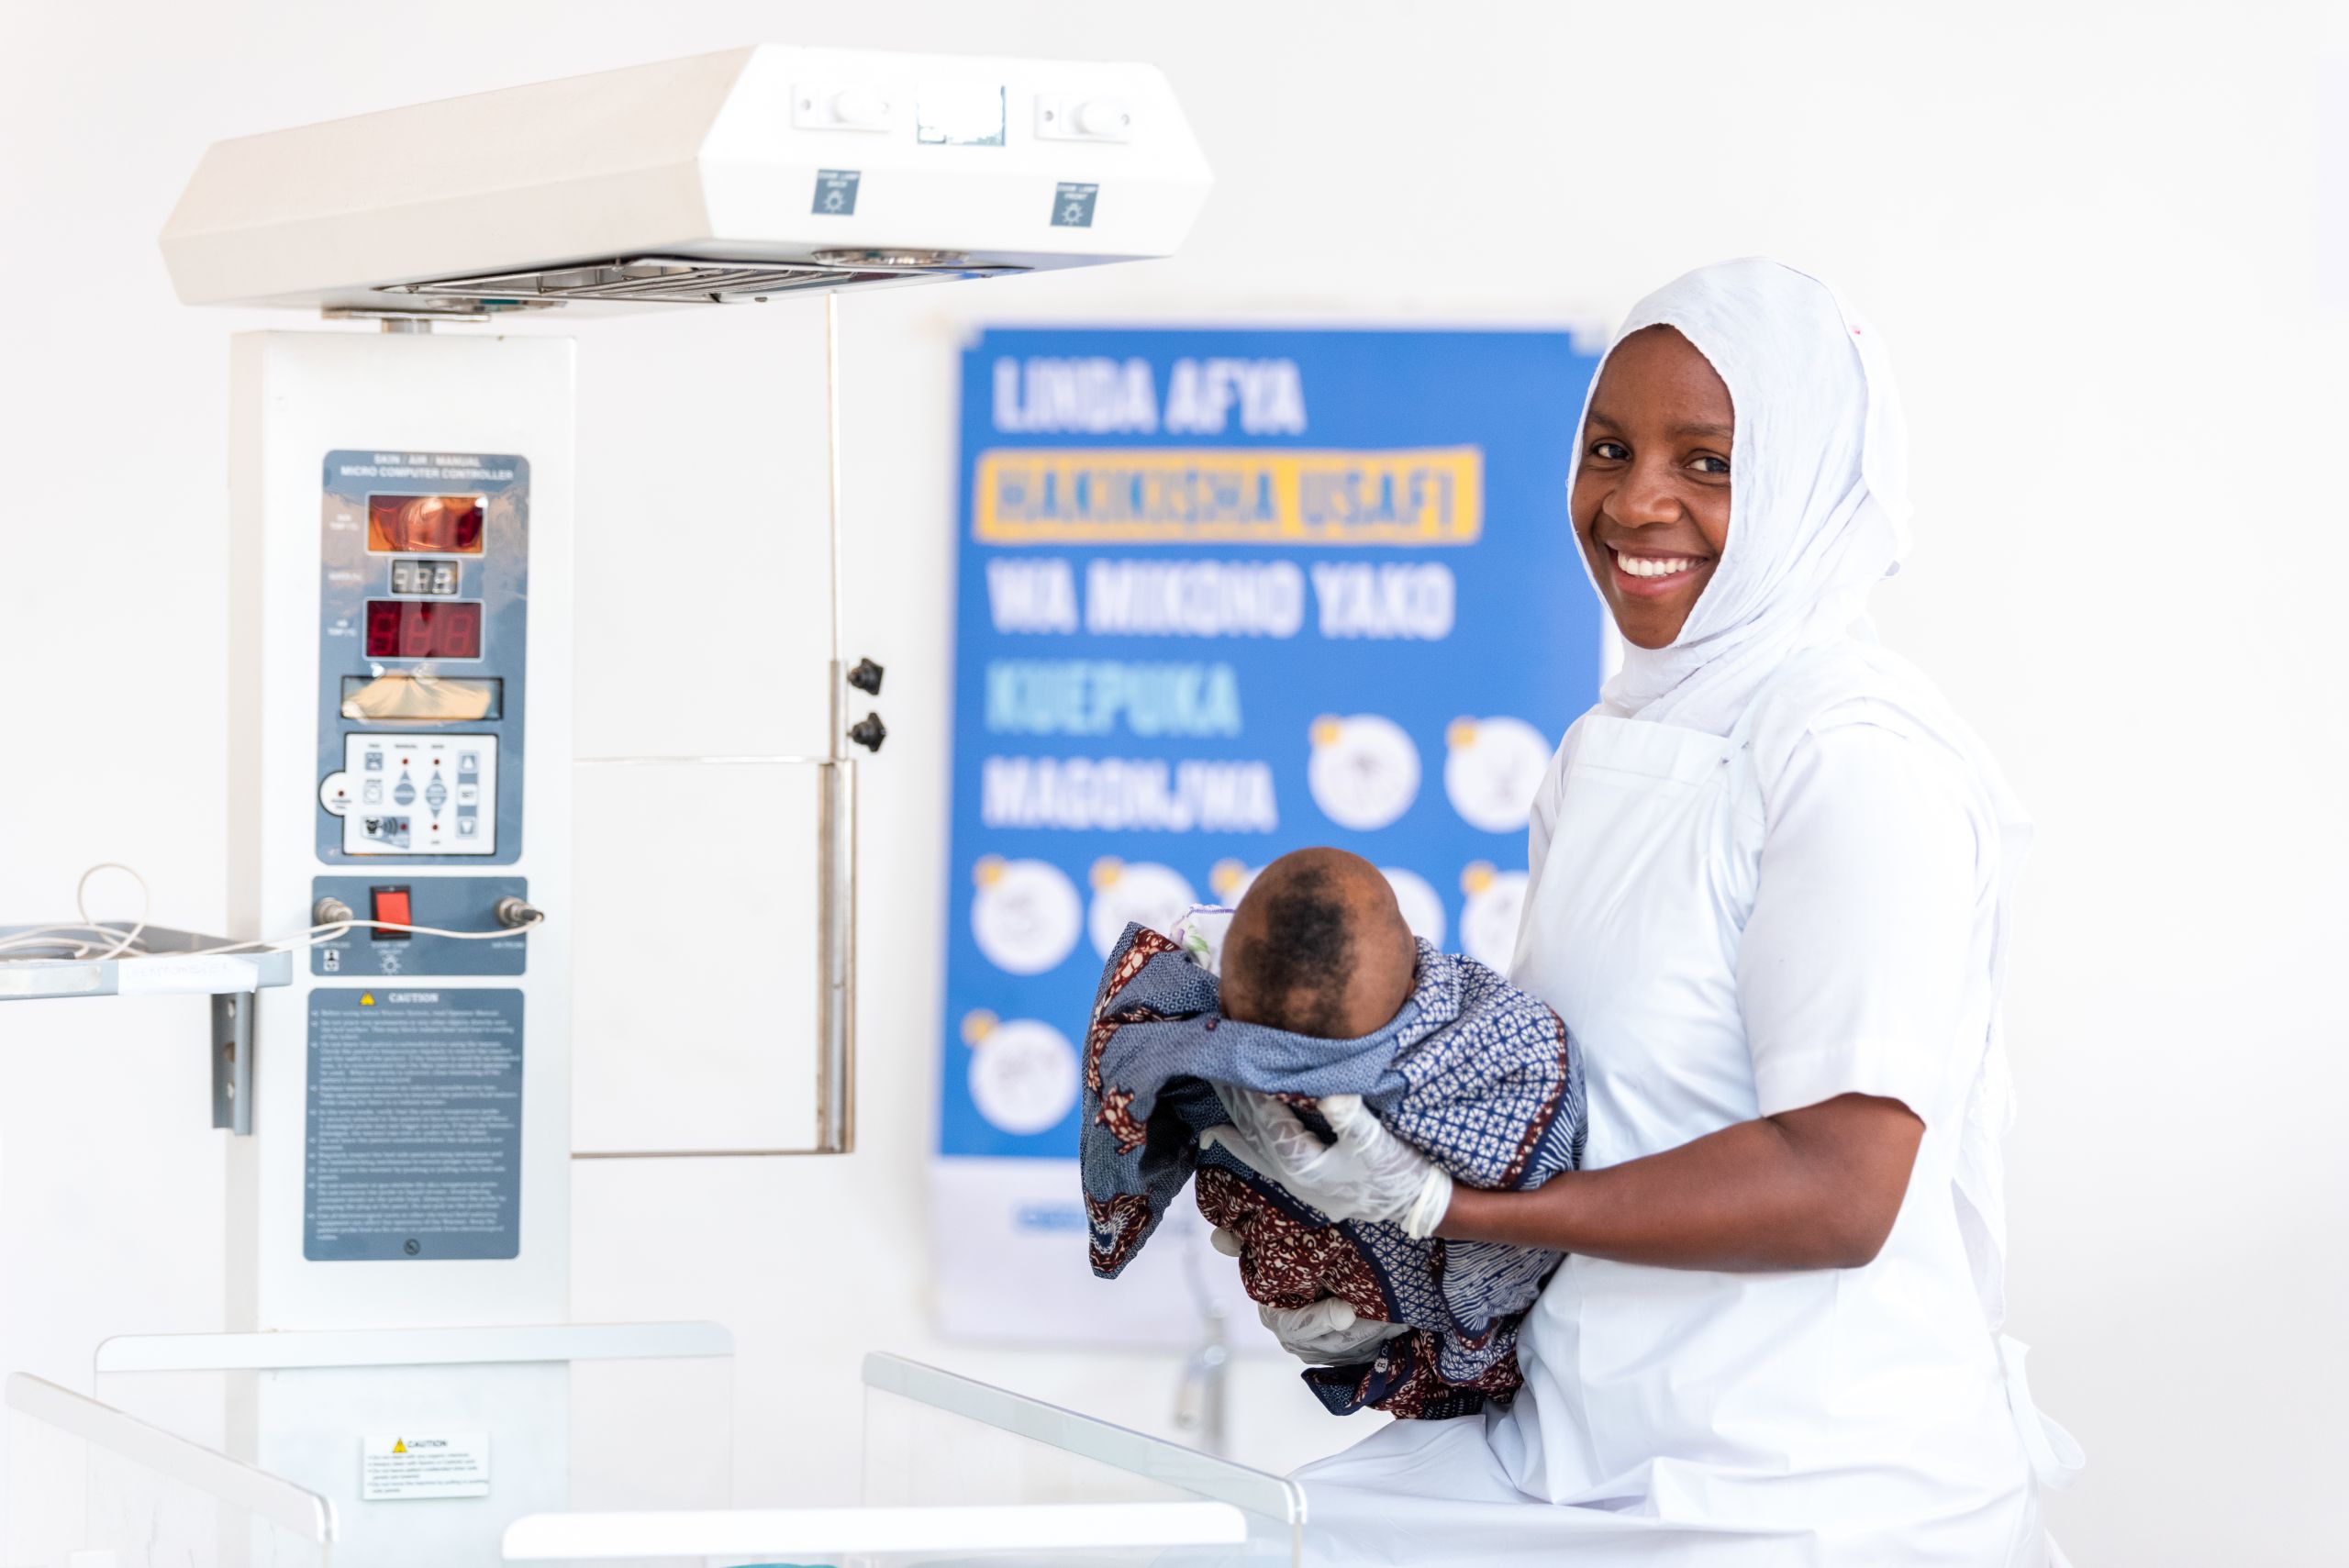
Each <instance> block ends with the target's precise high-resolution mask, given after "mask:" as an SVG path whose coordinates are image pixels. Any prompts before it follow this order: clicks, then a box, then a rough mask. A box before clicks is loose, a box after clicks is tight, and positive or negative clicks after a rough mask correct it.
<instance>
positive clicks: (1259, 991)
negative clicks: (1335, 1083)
mask: <svg viewBox="0 0 2349 1568" xmlns="http://www.w3.org/2000/svg"><path fill="white" fill-rule="evenodd" d="M1222 969H1223V974H1222V987H1223V1013H1224V1017H1226V1018H1234V1019H1237V1020H1239V1021H1240V1022H1241V1023H1248V1024H1264V1025H1267V1026H1269V1027H1271V1028H1273V1029H1286V1030H1288V1031H1289V1032H1290V1033H1292V1034H1304V1035H1314V1036H1317V1037H1319V1038H1320V1039H1322V1040H1353V1039H1356V1038H1358V1037H1360V1036H1362V1035H1366V1034H1372V1033H1375V1032H1376V1031H1377V1030H1378V1029H1383V1028H1385V1027H1386V1024H1387V1023H1388V1022H1390V1021H1391V1020H1392V1019H1393V1018H1394V1017H1395V1015H1396V1014H1397V1013H1399V1012H1401V1011H1402V1010H1403V1004H1404V1003H1405V1002H1407V1001H1408V1000H1410V996H1411V987H1412V985H1413V984H1416V983H1417V981H1418V978H1419V943H1418V942H1417V941H1416V940H1413V939H1412V936H1411V928H1410V927H1409V926H1408V925H1406V924H1404V921H1403V911H1402V910H1401V908H1399V907H1398V906H1397V905H1396V903H1395V890H1394V889H1393V888H1392V887H1390V886H1388V885H1387V883H1386V877H1384V876H1382V875H1380V874H1379V871H1378V868H1377V867H1376V866H1375V865H1372V864H1371V863H1370V862H1368V861H1366V860H1364V859H1363V858H1362V857H1361V856H1360V855H1350V854H1348V853H1346V851H1343V850H1330V849H1315V850H1298V851H1295V852H1294V853H1291V854H1286V855H1283V856H1282V857H1281V858H1280V859H1278V860H1276V861H1275V862H1273V863H1272V864H1270V865H1268V866H1266V867H1265V868H1264V870H1263V871H1262V872H1259V873H1257V875H1256V880H1255V882H1254V883H1253V884H1251V885H1250V887H1249V889H1248V895H1247V896H1246V897H1244V898H1242V899H1241V901H1240V907H1239V909H1238V910H1236V911H1235V912H1234V913H1233V915H1232V917H1231V927H1230V930H1229V931H1227V932H1226V933H1225V935H1224V939H1223V964H1222Z"/></svg>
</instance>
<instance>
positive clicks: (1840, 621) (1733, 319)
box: [1575, 259, 2032, 1328]
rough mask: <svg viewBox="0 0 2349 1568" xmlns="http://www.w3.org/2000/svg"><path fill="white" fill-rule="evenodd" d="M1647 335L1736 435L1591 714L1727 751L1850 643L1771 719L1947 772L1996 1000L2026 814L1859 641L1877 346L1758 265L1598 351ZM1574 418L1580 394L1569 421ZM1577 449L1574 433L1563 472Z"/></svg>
mask: <svg viewBox="0 0 2349 1568" xmlns="http://www.w3.org/2000/svg"><path fill="white" fill-rule="evenodd" d="M1659 325H1661V326H1668V327H1672V328H1676V329H1677V330H1678V331H1679V333H1680V335H1681V336H1682V337H1684V338H1686V339H1688V341H1689V342H1690V343H1691V344H1693V345H1694V346H1695V347H1696V349H1697V350H1698V352H1699V353H1701V354H1703V355H1704V356H1705V358H1706V359H1707V360H1708V361H1709V362H1710V363H1711V365H1712V367H1713V369H1714V371H1715V372H1716V373H1718V374H1719V375H1720V378H1721V381H1722V382H1723V384H1726V385H1727V386H1728V388H1729V395H1730V399H1731V405H1732V406H1733V409H1734V413H1735V418H1736V427H1737V428H1736V434H1735V435H1734V436H1733V437H1732V438H1731V443H1730V525H1729V539H1728V540H1727V541H1726V543H1725V544H1724V546H1723V548H1722V551H1721V559H1720V565H1719V566H1717V567H1715V568H1714V570H1713V575H1712V580H1711V581H1710V582H1709V583H1707V584H1706V585H1705V591H1704V593H1703V595H1701V596H1700V597H1699V598H1698V601H1697V605H1696V607H1695V608H1694V609H1692V610H1691V611H1690V612H1689V614H1688V621H1687V625H1685V626H1683V627H1682V628H1680V635H1679V636H1678V637H1676V638H1675V639H1673V640H1672V642H1671V643H1670V644H1669V645H1668V646H1666V647H1663V648H1656V649H1644V648H1635V647H1630V646H1628V645H1627V646H1626V647H1625V649H1624V659H1623V667H1622V670H1621V672H1620V673H1618V674H1617V675H1616V676H1615V677H1614V678H1613V679H1612V680H1610V681H1609V682H1608V683H1607V684H1606V686H1605V688H1604V689H1603V690H1602V691H1601V693H1600V700H1599V704H1598V711H1599V712H1601V713H1606V714H1611V715H1614V716H1616V717H1625V718H1636V719H1646V720H1651V721H1653V722H1656V723H1669V724H1675V725H1680V726H1683V727H1685V728H1692V729H1701V730H1705V731H1708V732H1709V733H1711V734H1715V735H1727V734H1729V733H1730V732H1731V730H1732V729H1734V728H1736V726H1737V723H1738V720H1739V719H1740V718H1741V717H1743V716H1744V714H1745V711H1746V709H1747V707H1748V706H1750V705H1751V704H1752V703H1753V698H1754V696H1755V695H1756V694H1757V693H1758V692H1759V691H1760V690H1761V688H1762V685H1763V684H1764V683H1765V681H1767V680H1769V679H1770V677H1771V676H1773V675H1774V674H1776V673H1778V672H1779V670H1780V669H1781V668H1782V667H1783V666H1784V665H1785V664H1786V663H1787V661H1788V660H1789V659H1791V658H1793V657H1794V656H1795V655H1796V654H1798V653H1802V652H1805V651H1809V650H1811V649H1816V648H1821V647H1824V646H1825V645H1827V644H1831V643H1835V642H1838V641H1841V642H1844V643H1845V644H1847V646H1849V647H1850V648H1851V651H1853V652H1854V654H1855V655H1856V657H1855V658H1853V659H1849V660H1840V661H1839V660H1828V661H1823V662H1813V663H1812V666H1811V667H1810V668H1809V669H1807V670H1806V671H1805V672H1804V673H1803V678H1802V679H1801V681H1799V682H1798V688H1799V689H1798V691H1796V692H1794V693H1792V694H1790V695H1792V697H1793V699H1794V700H1792V701H1791V702H1789V703H1787V704H1785V705H1781V706H1785V707H1787V710H1788V713H1789V716H1790V717H1792V718H1794V719H1795V720H1796V721H1797V723H1798V727H1799V725H1800V723H1801V721H1802V720H1804V719H1806V718H1807V717H1809V716H1815V715H1818V714H1820V713H1822V712H1824V711H1826V710H1827V709H1829V708H1831V707H1832V706H1835V705H1836V704H1838V703H1842V702H1845V701H1853V700H1857V701H1863V702H1868V703H1875V704H1880V705H1883V706H1887V707H1889V708H1891V709H1894V710H1897V711H1898V713H1899V714H1900V715H1901V716H1902V718H1903V721H1904V723H1906V724H1907V725H1908V726H1909V727H1910V728H1913V729H1917V730H1921V731H1922V732H1923V733H1925V734H1928V735H1930V736H1932V738H1933V739H1934V740H1937V741H1938V742H1939V743H1940V744H1942V745H1943V746H1944V747H1946V748H1947V749H1948V750H1950V751H1953V752H1954V753H1955V754H1956V755H1957V756H1958V757H1959V758H1961V759H1962V760H1963V761H1964V762H1965V765H1966V771H1967V772H1968V773H1969V774H1970V775H1971V777H1972V783H1973V786H1974V797H1975V807H1974V809H1975V812H1976V822H1977V824H1978V826H1979V828H1980V830H1981V832H1982V833H1983V835H1984V837H1985V838H1986V839H1987V840H1989V841H1990V842H1991V843H1992V844H1995V846H1996V851H1995V852H1996V853H1997V855H1998V876H1997V884H1996V892H1995V897H1996V899H1997V909H1996V913H1995V916H1994V928H1993V934H1992V939H1991V952H1990V981H1991V986H1992V990H1993V994H1994V995H1996V996H1998V997H2001V998H2002V997H2003V995H2004V992H2005V989H2006V974H2007V958H2008V952H2009V943H2010V938H2011V934H2012V929H2013V909H2014V891H2015V883H2016V880H2017V876H2018V873H2020V872H2021V868H2022V861H2023V856H2024V855H2025V853H2026V852H2027V851H2028V850H2029V848H2030V844H2031V840H2032V823H2031V818H2030V817H2029V816H2027V815H2026V814H2025V813H2024V811H2023V809H2022V806H2021V802H2020V801H2018V800H2017V799H2016V798H2015V796H2014V794H2013V792H2012V791H2011V790H2009V788H2008V786H2007V782H2006V778H2005V775H2004V774H2003V773H2001V772H2000V770H1999V768H1998V762H1997V761H1996V759H1994V758H1993V757H1992V756H1991V755H1990V752H1989V749H1988V748H1987V747H1986V746H1985V745H1983V743H1982V741H1981V740H1980V739H1979V738H1978V737H1976V735H1975V733H1974V732H1973V730H1972V729H1971V728H1968V727H1967V726H1966V725H1965V722H1964V721H1963V720H1961V719H1960V718H1959V717H1957V716H1956V714H1955V713H1954V712H1953V711H1952V710H1951V709H1950V707H1949V706H1948V704H1947V703H1946V702H1945V701H1943V697H1942V695H1941V692H1940V690H1939V688H1938V687H1936V686H1935V685H1934V684H1933V683H1932V681H1931V680H1929V679H1928V678H1927V677H1926V676H1925V675H1924V673H1922V672H1921V671H1920V670H1918V669H1917V668H1916V667H1915V666H1914V665H1912V664H1910V663H1909V662H1908V661H1906V660H1904V659H1901V658H1899V657H1898V656H1897V655H1895V654H1893V653H1891V652H1890V651H1887V650H1886V649H1883V648H1881V647H1878V646H1876V633H1875V628H1874V627H1873V626H1872V625H1871V624H1870V622H1869V620H1868V618H1867V597H1868V594H1869V593H1870V591H1872V590H1873V589H1874V588H1875V586H1876V584H1877V583H1878V582H1880V581H1882V580H1883V579H1884V578H1886V577H1887V576H1889V575H1891V574H1892V573H1894V572H1895V571H1897V570H1898V567H1899V562H1900V557H1901V555H1902V554H1903V553H1904V552H1905V551H1906V550H1908V548H1909V436H1908V427H1907V425H1906V424H1905V423H1904V421H1903V420H1902V418H1901V415H1900V400H1899V395H1898V393H1897V392H1896V391H1895V390H1894V387H1893V384H1892V372H1891V367H1890V365H1889V364H1888V363H1887V361H1886V358H1885V354H1884V350H1883V345H1882V344H1881V343H1880V342H1879V341H1878V339H1877V338H1876V333H1875V331H1874V329H1873V328H1870V327H1869V326H1868V325H1867V323H1866V322H1865V321H1864V320H1862V319H1861V317H1859V316H1858V315H1857V314H1856V313H1855V312H1854V311H1853V310H1852V308H1851V307H1850V306H1847V305H1845V304H1844V303H1843V301H1842V298H1841V297H1840V296H1839V295H1837V294H1836V293H1835V291H1834V290H1833V289H1831V288H1830V287H1828V286H1827V285H1826V284H1823V283H1821V282H1820V281H1819V280H1818V279H1817V278H1814V277H1811V276H1809V274H1807V273H1804V272H1797V271H1796V270H1795V269H1793V268H1792V267H1788V266H1786V265H1784V264H1782V263H1780V262H1777V261H1764V260H1760V259H1747V260H1744V261H1722V262H1720V263H1718V264H1716V265H1714V266H1710V267H1702V268H1699V269H1698V270H1697V271H1696V272H1690V273H1689V274H1688V275H1687V276H1686V277H1684V278H1681V279H1679V280H1677V281H1676V282H1674V283H1671V284H1666V285H1664V287H1663V288H1661V289H1658V290H1657V291H1656V292H1655V293H1653V294H1652V295H1648V297H1647V298H1645V299H1643V300H1642V301H1641V302H1640V303H1639V304H1638V305H1636V306H1632V307H1631V315H1630V316H1629V317H1626V318H1625V319H1624V322H1623V326H1622V328H1621V329H1620V331H1618V332H1617V333H1616V335H1615V344H1616V345H1620V343H1621V342H1622V341H1623V339H1625V338H1628V337H1630V336H1631V334H1632V333H1634V332H1637V331H1639V330H1641V329H1642V328H1647V327H1654V326H1659ZM1613 351H1614V349H1613V346H1610V347H1609V354H1612V352H1613ZM1601 368H1602V369H1604V361H1602V363H1601ZM1591 385H1592V388H1593V390H1594V391H1595V390H1596V389H1597V387H1598V378H1597V377H1596V376H1594V377H1593V378H1592V382H1591ZM1589 414H1590V407H1589V402H1588V399H1587V398H1586V399H1585V402H1584V406H1583V416H1584V418H1585V419H1586V420H1587V418H1588V417H1589ZM1585 439H1586V438H1585V437H1584V436H1583V434H1582V432H1581V428H1580V427H1579V426H1578V427H1577V428H1576V435H1575V467H1576V468H1577V469H1578V468H1579V467H1580V466H1581V458H1582V449H1583V446H1584V444H1585ZM1584 565H1585V567H1586V568H1587V567H1588V565H1589V562H1588V561H1587V559H1586V561H1585V562H1584ZM1597 585H1598V583H1597V578H1596V576H1595V575H1594V577H1593V579H1592V586H1593V587H1594V588H1595V587H1597ZM1601 602H1602V603H1603V602H1604V596H1603V595H1602V598H1601ZM1774 728H1776V730H1777V731H1778V732H1777V733H1776V734H1774V735H1771V736H1767V737H1765V736H1763V735H1760V734H1758V733H1757V734H1756V735H1755V736H1754V737H1753V746H1754V749H1755V751H1756V752H1757V763H1758V765H1760V766H1762V767H1763V768H1764V769H1765V771H1767V770H1768V768H1769V767H1770V766H1771V763H1770V762H1768V761H1765V760H1764V759H1762V758H1761V757H1760V756H1759V755H1758V754H1759V753H1763V752H1776V753H1777V754H1778V756H1777V760H1778V761H1783V758H1784V753H1785V752H1786V751H1787V749H1788V748H1789V747H1790V746H1791V745H1792V744H1793V743H1794V742H1795V740H1796V739H1797V736H1796V734H1795V733H1793V732H1790V731H1788V730H1787V728H1786V727H1784V726H1783V725H1781V726H1776V727H1774ZM2003 1032H2004V1031H2003V1029H2002V1028H2001V1026H2000V1024H1999V1022H1998V1015H1997V1013H1996V1012H1995V1011H1994V1013H1993V1015H1992V1023H1991V1028H1990V1035H1989V1039H1988V1040H1987V1041H1986V1047H1985V1053H1984V1058H1983V1063H1982V1068H1981V1073H1980V1075H1979V1076H1978V1077H1977V1078H1976V1083H1975V1088H1974V1093H1973V1095H1972V1096H1971V1099H1970V1101H1969V1104H1968V1106H1967V1107H1966V1122H1967V1125H1966V1127H1965V1131H1964V1133H1963V1134H1962V1136H1961V1139H1960V1143H1959V1151H1958V1164H1957V1173H1956V1179H1955V1187H1956V1191H1957V1195H1958V1198H1959V1203H1958V1219H1959V1228H1960V1229H1961V1231H1962V1232H1963V1233H1964V1235H1965V1241H1966V1246H1967V1249H1968V1251H1969V1252H1970V1253H1971V1254H1972V1257H1973V1262H1974V1265H1975V1272H1976V1284H1978V1286H1979V1287H1980V1289H1981V1292H1982V1297H1983V1307H1984V1310H1985V1312H1986V1313H1987V1316H1988V1318H1989V1320H1990V1323H1991V1325H1992V1326H1993V1327H1994V1328H1995V1327H1997V1326H1998V1323H1999V1322H2000V1321H2001V1320H2002V1319H2003V1318H2004V1316H2005V1299H2004V1297H2005V1288H2004V1286H2005V1277H2004V1276H2005V1252H2006V1222H2005V1207H2006V1205H2005V1195H2004V1191H2003V1186H2004V1183H2003V1178H2002V1175H2001V1164H2000V1160H1999V1153H1998V1144H1999V1141H2000V1139H2001V1137H2002V1135H2003V1134H2004V1132H2005V1130H2006V1127H2007V1124H2008V1122H2009V1119H2010V1118H2011V1116H2012V1099H2011V1090H2010V1085H2009V1078H2008V1074H2007V1063H2006V1052H2005V1047H2004V1041H2003V1039H2002V1036H2003Z"/></svg>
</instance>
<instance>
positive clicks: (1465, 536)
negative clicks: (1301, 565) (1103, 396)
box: [972, 447, 1485, 545]
mask: <svg viewBox="0 0 2349 1568" xmlns="http://www.w3.org/2000/svg"><path fill="white" fill-rule="evenodd" d="M972 514H973V531H974V534H975V535H976V537H977V538H978V539H982V540H984V541H985V542H986V543H989V544H1341V545H1365V544H1367V545H1378V544H1385V545H1443V544H1473V543H1475V540H1476V539H1477V537H1478V536H1479V535H1480V534H1482V533H1483V532H1484V528H1485V454H1484V451H1483V450H1482V449H1481V448H1477V447H1425V448H1418V449H1413V450H1392V451H1334V450H1321V451H1306V450H1296V449H1293V448H1290V449H1283V448H1273V447H1262V448H1240V449H1199V448H1191V449H1182V448H1176V449H1164V448H1162V449H1157V450H1152V449H1147V448H1102V447H1090V448H1080V449H1063V448H1041V447H1024V448H1022V447H998V448H995V449H992V450H987V451H985V452H982V453H980V454H979V471H978V475H977V490H976V493H975V498H974V506H973V508H972Z"/></svg>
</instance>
